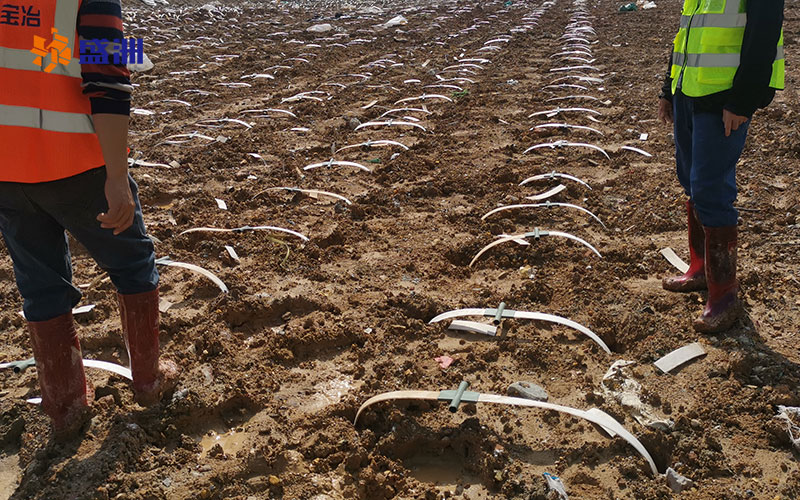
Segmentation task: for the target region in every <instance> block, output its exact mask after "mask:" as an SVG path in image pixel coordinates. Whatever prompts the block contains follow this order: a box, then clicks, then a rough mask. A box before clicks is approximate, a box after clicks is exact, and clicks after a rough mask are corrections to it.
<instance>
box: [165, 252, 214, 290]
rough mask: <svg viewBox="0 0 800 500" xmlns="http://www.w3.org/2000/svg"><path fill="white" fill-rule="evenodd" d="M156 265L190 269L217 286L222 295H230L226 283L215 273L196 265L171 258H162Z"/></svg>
mask: <svg viewBox="0 0 800 500" xmlns="http://www.w3.org/2000/svg"><path fill="white" fill-rule="evenodd" d="M156 264H158V265H160V266H170V267H182V268H183V269H188V270H190V271H194V272H196V273H198V274H202V275H203V276H205V277H206V278H208V279H210V280H211V281H212V282H213V283H214V284H215V285H217V286H218V287H219V289H220V290H222V293H228V287H227V286H226V285H225V283H223V282H222V280H221V279H219V278H218V277H217V276H216V275H215V274H214V273H212V272H211V271H209V270H208V269H203V268H202V267H200V266H196V265H194V264H187V263H186V262H177V261H174V260H172V259H170V258H169V257H161V258H159V259H156Z"/></svg>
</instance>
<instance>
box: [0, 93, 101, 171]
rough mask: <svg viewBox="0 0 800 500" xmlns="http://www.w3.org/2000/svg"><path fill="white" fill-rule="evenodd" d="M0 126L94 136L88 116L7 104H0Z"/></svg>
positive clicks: (90, 119)
mask: <svg viewBox="0 0 800 500" xmlns="http://www.w3.org/2000/svg"><path fill="white" fill-rule="evenodd" d="M0 125H7V126H9V127H30V128H40V129H42V130H47V131H50V132H68V133H71V134H94V126H93V125H92V118H91V117H90V116H89V115H79V114H77V113H64V112H61V111H49V110H46V109H39V108H29V107H26V106H9V105H7V104H0ZM95 166H99V165H95Z"/></svg>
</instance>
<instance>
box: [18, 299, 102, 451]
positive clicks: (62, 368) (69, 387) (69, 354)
mask: <svg viewBox="0 0 800 500" xmlns="http://www.w3.org/2000/svg"><path fill="white" fill-rule="evenodd" d="M28 331H29V332H30V337H31V344H32V345H33V357H34V358H35V359H36V373H37V375H38V377H39V387H40V388H41V391H42V409H43V410H44V412H45V413H47V415H48V416H49V417H50V418H51V419H52V423H53V437H54V438H55V439H56V440H59V441H63V440H68V439H71V438H73V437H75V436H77V435H78V433H80V431H81V428H82V427H83V426H84V424H85V423H86V422H88V421H89V419H90V418H91V410H90V407H89V402H90V400H91V397H90V392H91V391H89V390H88V389H87V385H86V374H85V373H84V371H83V354H82V353H81V344H80V342H79V341H78V334H77V332H76V331H75V322H74V321H73V319H72V312H69V313H67V314H62V315H61V316H57V317H55V318H53V319H50V320H47V321H29V322H28Z"/></svg>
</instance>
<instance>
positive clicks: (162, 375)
mask: <svg viewBox="0 0 800 500" xmlns="http://www.w3.org/2000/svg"><path fill="white" fill-rule="evenodd" d="M117 297H118V298H119V309H120V315H121V317H122V335H123V337H124V339H125V347H127V349H128V357H129V359H130V363H131V373H132V375H133V392H134V399H135V400H136V402H137V403H139V404H140V405H142V406H153V405H154V404H156V403H158V402H159V401H161V397H162V396H163V395H164V394H166V393H168V392H170V391H172V390H173V389H174V388H175V385H176V384H177V382H178V367H177V365H176V364H175V363H174V362H172V361H169V360H161V361H159V359H158V356H159V354H158V351H159V348H158V289H155V290H153V291H151V292H144V293H137V294H132V295H122V294H117Z"/></svg>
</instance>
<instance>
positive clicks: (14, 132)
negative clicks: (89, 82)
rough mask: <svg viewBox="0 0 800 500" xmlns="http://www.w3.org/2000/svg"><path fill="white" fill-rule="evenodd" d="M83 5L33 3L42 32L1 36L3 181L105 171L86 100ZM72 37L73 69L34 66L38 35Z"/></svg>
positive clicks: (66, 0)
mask: <svg viewBox="0 0 800 500" xmlns="http://www.w3.org/2000/svg"><path fill="white" fill-rule="evenodd" d="M80 2H81V0H56V1H55V2H53V1H52V0H29V1H28V2H27V3H28V4H30V5H31V7H32V8H33V10H34V11H37V10H38V11H39V12H41V17H40V26H38V27H36V26H11V25H3V29H2V30H0V181H13V182H27V183H31V182H46V181H52V180H57V179H63V178H66V177H71V176H73V175H77V174H79V173H82V172H85V171H87V170H90V169H93V168H96V167H99V166H102V165H103V163H104V161H103V154H102V150H101V149H100V144H99V142H98V140H97V135H96V134H95V131H94V126H93V123H92V118H91V103H90V101H89V98H88V97H87V96H85V95H83V94H82V88H81V83H82V78H81V65H80V62H79V58H80V51H79V42H78V35H77V31H76V27H77V17H78V8H79V5H80ZM51 27H52V28H56V29H57V30H58V32H57V33H58V34H59V35H60V36H64V37H67V39H68V41H69V43H68V46H69V47H70V48H71V49H72V60H71V61H70V63H69V64H67V65H64V64H57V65H56V66H55V67H54V68H53V69H52V71H51V72H49V73H47V72H45V71H44V69H45V68H46V67H47V66H48V65H49V64H50V55H47V56H44V57H42V61H41V65H39V66H37V65H36V64H35V63H34V59H35V58H36V54H34V53H33V52H31V49H32V48H33V37H34V35H36V36H40V37H42V38H44V39H45V40H46V42H45V45H46V44H47V43H49V42H50V40H52V33H51V31H50V29H51Z"/></svg>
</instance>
